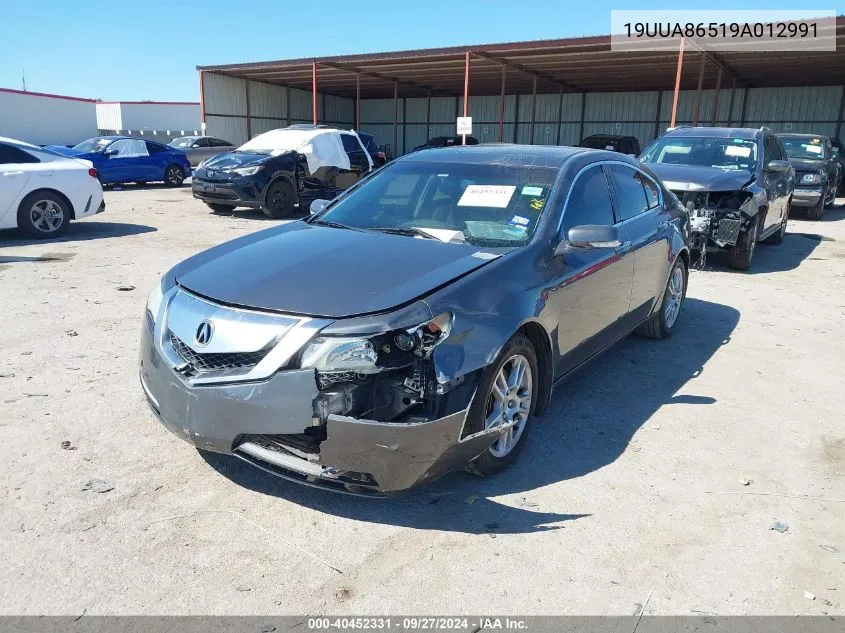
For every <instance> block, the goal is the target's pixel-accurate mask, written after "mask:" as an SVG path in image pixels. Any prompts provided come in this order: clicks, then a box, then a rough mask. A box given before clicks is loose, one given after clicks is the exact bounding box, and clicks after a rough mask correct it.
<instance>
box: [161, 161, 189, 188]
mask: <svg viewBox="0 0 845 633" xmlns="http://www.w3.org/2000/svg"><path fill="white" fill-rule="evenodd" d="M183 182H185V170H184V169H182V168H181V167H179V165H168V167H167V169H165V170H164V184H165V185H167V186H168V187H180V186H181V185H182V183H183Z"/></svg>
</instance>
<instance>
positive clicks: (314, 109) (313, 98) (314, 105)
mask: <svg viewBox="0 0 845 633" xmlns="http://www.w3.org/2000/svg"><path fill="white" fill-rule="evenodd" d="M311 115H312V118H313V119H314V125H317V61H316V60H315V61H313V62H311Z"/></svg>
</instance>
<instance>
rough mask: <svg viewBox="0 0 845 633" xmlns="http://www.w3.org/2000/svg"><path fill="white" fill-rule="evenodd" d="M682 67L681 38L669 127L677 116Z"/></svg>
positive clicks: (673, 123)
mask: <svg viewBox="0 0 845 633" xmlns="http://www.w3.org/2000/svg"><path fill="white" fill-rule="evenodd" d="M683 65H684V38H681V44H680V46H679V47H678V70H677V72H676V73H675V96H674V97H673V98H672V119H671V120H670V122H669V127H675V119H676V118H677V114H678V92H679V91H680V90H681V68H682V67H683Z"/></svg>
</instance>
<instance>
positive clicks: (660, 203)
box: [557, 159, 664, 239]
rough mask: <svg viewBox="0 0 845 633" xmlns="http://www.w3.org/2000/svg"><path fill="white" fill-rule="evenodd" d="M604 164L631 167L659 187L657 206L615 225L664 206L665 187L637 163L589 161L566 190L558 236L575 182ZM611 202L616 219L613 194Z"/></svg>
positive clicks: (607, 160)
mask: <svg viewBox="0 0 845 633" xmlns="http://www.w3.org/2000/svg"><path fill="white" fill-rule="evenodd" d="M604 165H624V166H625V167H630V168H631V169H633V170H634V171H636V172H639V173H640V174H641V175H643V176H645V177H646V178H648V179H649V180H650V181H652V182H653V183H654V184H655V186H656V187H657V206H656V207H651V208H650V209H646V210H645V211H643V212H642V213H640V214H637V215H635V216H634V217H632V218H628V219H627V220H622V221H621V222H615V223H614V224H613V226H624V225H625V224H627V223H628V222H630V221H631V220H635V219H637V218H639V217H640V216H641V215H643V213H648V212H649V211H654V210H655V209H659V208H661V207H664V204H663V188H662V187H661V186H660V185H659V184H657V182H656V181H655V180H654V178H652V177H651V176H649V175H648V174H647V173H646V172H644V171H643V170H642V169H641V168H640V167H638V166H637V165H632V164H631V163H626V162H625V161H624V160H611V159H606V160H599V161H596V162H594V163H589V164H587V165H584V166H583V167H582V168H581V169H579V170H578V173H577V174H575V177H574V178H573V179H572V184H570V185H569V191H567V192H566V200H564V202H563V211H562V212H561V214H560V220H559V221H558V223H557V235H558V236H560V230H561V228H562V227H563V218H564V217H566V210H567V208H568V207H569V197H570V196H571V195H572V190H573V189H574V188H575V184H576V183H577V182H578V179H579V178H580V177H581V175H582V174H583V173H584V172H585V171H587V170H588V169H591V168H593V167H602V166H604ZM605 178H607V175H606V174H605ZM607 184H608V187H610V186H612V185H611V183H610V182H608V183H607ZM608 193H610V191H609V190H608ZM611 204H612V205H613V212H614V219H616V216H615V213H616V205H614V204H613V197H612V195H611ZM564 239H565V238H564Z"/></svg>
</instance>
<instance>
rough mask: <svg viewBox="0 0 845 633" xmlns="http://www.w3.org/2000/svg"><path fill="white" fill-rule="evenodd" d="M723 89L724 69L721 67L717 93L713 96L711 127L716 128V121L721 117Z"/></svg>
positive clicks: (717, 79) (717, 78) (718, 75)
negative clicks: (720, 104) (720, 98)
mask: <svg viewBox="0 0 845 633" xmlns="http://www.w3.org/2000/svg"><path fill="white" fill-rule="evenodd" d="M721 89H722V67H721V66H719V73H718V74H717V75H716V93H715V94H714V95H713V112H712V115H711V116H710V125H712V126H713V127H716V120H717V118H718V117H719V91H721Z"/></svg>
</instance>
